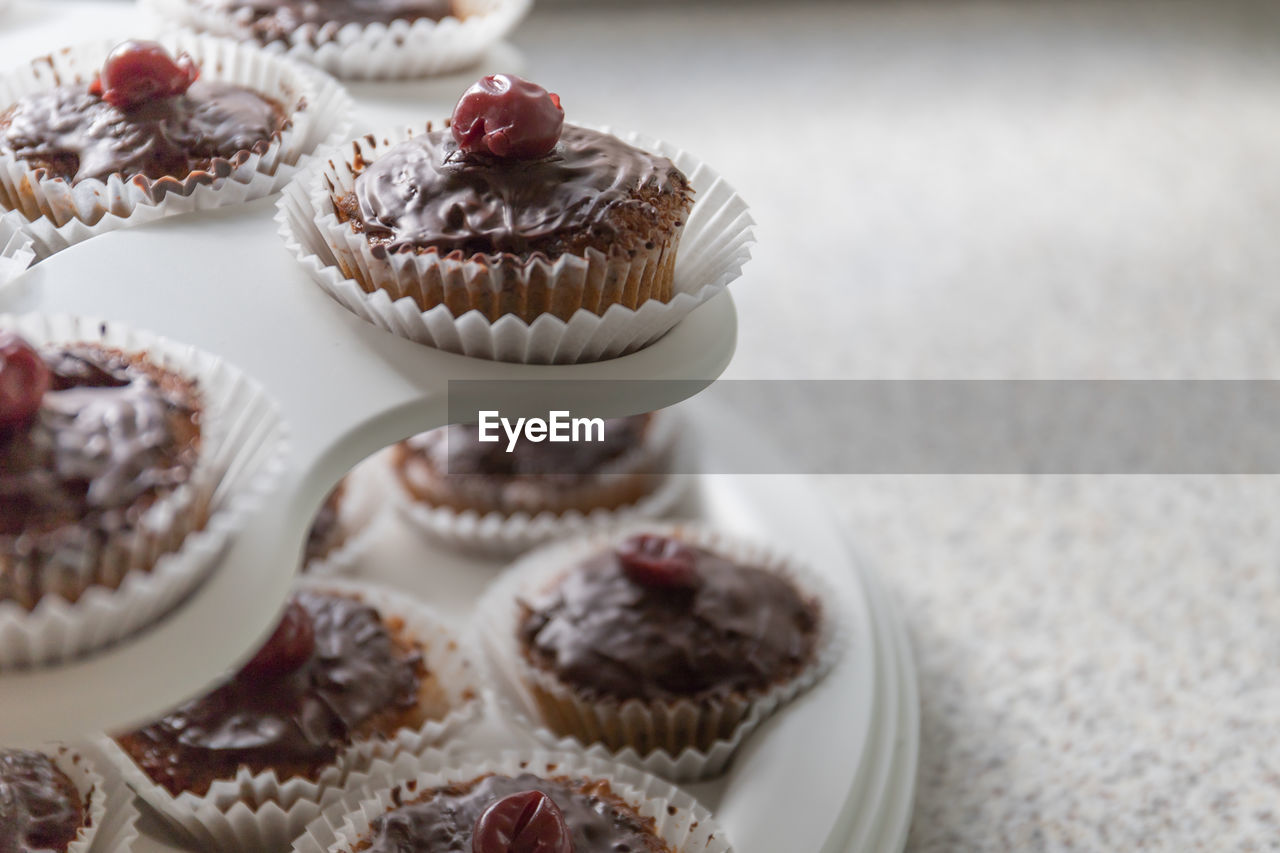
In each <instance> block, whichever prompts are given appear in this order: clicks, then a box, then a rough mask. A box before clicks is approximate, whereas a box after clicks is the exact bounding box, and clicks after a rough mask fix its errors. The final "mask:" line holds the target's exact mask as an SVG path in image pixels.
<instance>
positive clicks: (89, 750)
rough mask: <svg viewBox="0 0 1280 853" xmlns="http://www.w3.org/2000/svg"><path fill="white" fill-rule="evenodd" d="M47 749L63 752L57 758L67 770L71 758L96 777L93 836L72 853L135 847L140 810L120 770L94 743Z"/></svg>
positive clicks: (104, 852)
mask: <svg viewBox="0 0 1280 853" xmlns="http://www.w3.org/2000/svg"><path fill="white" fill-rule="evenodd" d="M45 751H46V752H48V753H49V754H51V755H52V754H54V753H55V752H56V753H58V754H59V758H57V759H56V760H57V762H58V765H59V767H62V769H63V772H67V771H66V768H65V766H64V762H66V761H68V760H71V761H75V762H76V763H77V766H78V767H81V768H85V769H87V771H88V772H89V773H90V774H91V776H92V786H93V790H94V793H95V798H96V799H95V800H94V801H91V809H90V815H91V819H92V821H93V824H92V825H93V837H92V839H91V840H89V841H88V842H87V843H86V844H85V845H84V846H83V847H81V848H77V847H76V845H74V844H73V845H72V846H71V848H70V850H69V851H68V853H122V851H127V850H131V849H132V846H133V842H134V840H135V839H137V837H138V828H137V825H136V824H137V820H138V810H137V808H135V807H134V804H133V791H131V790H129V787H128V786H127V785H125V783H124V779H123V777H121V775H120V772H119V770H117V769H116V768H115V767H114V766H113V765H112V764H111V762H109V761H107V760H106V759H105V758H104V757H103V755H102V753H101V751H99V750H98V749H97V747H95V746H94V745H93V744H92V743H88V742H79V743H75V744H71V745H67V746H55V747H51V748H48V749H46V750H45ZM68 775H69V776H70V774H69V773H68ZM72 778H73V779H74V778H75V777H72ZM77 784H79V783H77ZM84 790H86V789H85V788H81V791H84Z"/></svg>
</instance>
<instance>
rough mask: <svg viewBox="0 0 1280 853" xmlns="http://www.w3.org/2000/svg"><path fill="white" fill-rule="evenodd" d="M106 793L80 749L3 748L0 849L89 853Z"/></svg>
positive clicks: (0, 759) (49, 852)
mask: <svg viewBox="0 0 1280 853" xmlns="http://www.w3.org/2000/svg"><path fill="white" fill-rule="evenodd" d="M104 798H105V791H104V788H103V783H102V779H101V777H100V776H98V774H97V773H95V772H94V770H93V769H92V767H90V766H89V764H88V762H87V761H86V760H85V759H84V758H83V757H82V756H80V755H77V754H76V753H73V752H71V751H69V750H67V749H58V750H57V752H56V753H55V754H52V755H50V754H46V753H44V752H37V751H35V750H25V749H5V750H0V850H5V851H10V850H12V851H15V853H17V851H40V853H46V851H47V853H87V851H88V850H89V848H90V847H91V845H92V844H93V839H94V836H95V834H96V833H97V831H98V828H99V826H100V825H101V824H102V822H103V817H104V814H105V811H106V808H105V800H104Z"/></svg>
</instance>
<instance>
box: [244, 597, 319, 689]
mask: <svg viewBox="0 0 1280 853" xmlns="http://www.w3.org/2000/svg"><path fill="white" fill-rule="evenodd" d="M315 648H316V632H315V627H314V626H313V625H312V624H311V614H309V613H308V612H307V608H305V607H303V606H302V605H301V604H299V603H298V602H297V601H290V602H289V604H288V605H287V606H286V607H285V609H284V615H283V616H281V617H280V624H279V625H277V626H276V630H275V632H274V633H272V635H271V638H270V639H269V640H267V642H266V644H265V645H264V646H263V647H262V648H260V649H258V653H257V654H256V655H254V656H253V658H252V659H250V661H249V662H248V663H246V664H245V665H244V668H243V669H241V670H240V672H241V674H243V675H247V676H249V677H251V678H277V677H279V676H282V675H288V674H289V673H291V672H293V671H294V670H296V669H298V668H299V667H300V666H302V665H303V664H304V663H306V662H307V661H308V660H310V659H311V654H312V652H314V651H315Z"/></svg>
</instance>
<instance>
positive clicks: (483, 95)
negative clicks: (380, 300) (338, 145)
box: [331, 75, 693, 323]
mask: <svg viewBox="0 0 1280 853" xmlns="http://www.w3.org/2000/svg"><path fill="white" fill-rule="evenodd" d="M337 177H338V176H336V175H331V180H333V179H334V178H337ZM344 177H345V176H344ZM331 204H332V209H333V210H334V211H335V214H336V217H337V220H338V222H339V223H342V224H345V225H346V226H347V229H346V230H347V231H349V232H350V233H349V234H344V235H343V239H341V240H337V241H335V242H336V244H335V246H334V248H335V252H336V255H337V258H338V263H339V265H340V266H341V267H342V269H343V272H344V273H346V274H347V275H348V276H350V277H352V278H354V279H355V280H356V281H358V282H359V283H360V284H361V285H362V286H363V287H364V288H365V289H366V290H368V291H373V290H385V291H387V292H388V294H390V295H391V297H392V298H393V299H399V298H401V297H405V296H408V297H409V298H411V299H413V300H414V301H415V302H416V303H417V304H418V306H419V308H420V309H421V310H423V311H429V310H431V309H432V308H435V307H436V306H438V305H443V306H445V307H447V308H448V309H449V311H450V312H451V313H452V314H453V315H454V316H455V317H460V316H462V315H464V314H466V313H467V312H469V311H478V312H479V313H480V314H481V315H482V316H483V317H484V318H486V319H487V320H489V321H490V322H494V321H497V320H498V319H499V318H501V317H503V316H504V315H512V316H515V317H517V318H519V319H520V320H522V321H524V322H526V323H532V322H533V321H534V320H536V319H537V318H538V317H540V316H542V315H544V314H550V315H552V316H554V317H558V318H559V319H561V320H568V319H569V318H570V317H572V316H573V315H574V314H575V313H576V312H577V311H579V310H583V309H585V310H587V311H590V312H592V313H594V314H604V313H605V312H606V311H607V310H608V309H609V308H610V307H611V306H614V305H620V306H623V307H625V308H631V309H635V308H636V307H638V306H639V305H640V304H641V303H643V302H645V301H647V300H649V299H656V300H659V301H662V302H665V301H668V300H670V299H671V296H672V293H673V292H674V284H673V281H674V268H675V256H676V248H677V245H678V243H679V239H680V232H681V229H682V227H683V225H684V219H685V217H686V216H687V215H688V212H689V209H690V207H691V206H692V204H693V200H692V193H691V191H690V189H689V183H688V180H687V179H686V178H685V176H684V175H683V174H682V173H681V172H680V170H679V169H677V168H676V167H675V164H673V163H672V162H671V161H670V160H668V159H667V158H665V157H661V156H657V155H653V154H650V153H648V152H646V151H642V150H640V149H638V148H635V147H633V146H631V145H628V144H627V143H625V142H623V141H622V140H620V139H618V138H617V137H614V136H611V135H609V134H606V133H601V132H600V131H595V130H588V129H586V128H581V127H573V126H567V127H566V126H564V111H563V110H562V109H561V108H560V102H559V99H558V98H557V97H556V96H555V95H551V94H548V93H547V92H546V90H544V89H542V88H541V87H538V86H535V85H534V84H532V83H528V82H526V81H524V80H521V79H520V78H518V77H509V76H506V75H494V76H490V77H486V78H484V79H483V80H481V81H480V82H479V83H477V84H476V85H474V86H472V87H471V88H470V89H469V90H467V92H466V93H465V94H464V95H463V97H462V99H461V100H460V101H459V102H458V106H457V108H456V109H455V111H454V115H453V120H452V123H451V126H450V129H449V130H428V131H427V133H425V134H423V135H421V136H417V137H414V138H412V139H408V140H405V141H404V142H401V143H399V144H397V145H394V146H392V147H390V148H388V149H387V150H385V151H379V152H377V156H376V159H370V158H369V157H368V156H367V155H366V156H365V157H364V158H363V162H362V163H359V164H358V165H357V166H356V169H355V173H354V174H353V175H351V176H350V182H349V184H348V182H347V181H345V180H342V179H341V178H338V180H337V182H336V183H335V184H334V188H333V191H332V199H331Z"/></svg>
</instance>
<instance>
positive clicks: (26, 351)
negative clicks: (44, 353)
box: [0, 332, 50, 430]
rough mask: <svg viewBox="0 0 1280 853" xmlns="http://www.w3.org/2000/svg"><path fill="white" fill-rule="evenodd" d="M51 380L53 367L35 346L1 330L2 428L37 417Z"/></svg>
mask: <svg viewBox="0 0 1280 853" xmlns="http://www.w3.org/2000/svg"><path fill="white" fill-rule="evenodd" d="M49 382H50V375H49V367H48V365H46V364H45V363H44V359H42V358H41V357H40V353H38V352H36V349H35V347H33V346H31V344H29V343H27V342H26V341H25V340H23V339H22V338H20V337H18V336H17V335H16V334H14V333H13V332H0V430H3V429H8V428H10V427H15V426H19V425H21V424H24V423H26V422H27V421H29V420H31V419H32V418H34V417H35V416H36V412H38V411H40V401H41V400H43V399H44V394H45V392H46V391H48V390H49Z"/></svg>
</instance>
